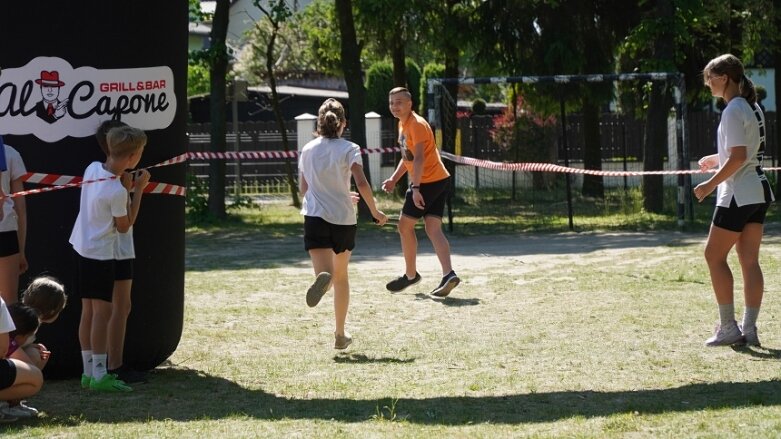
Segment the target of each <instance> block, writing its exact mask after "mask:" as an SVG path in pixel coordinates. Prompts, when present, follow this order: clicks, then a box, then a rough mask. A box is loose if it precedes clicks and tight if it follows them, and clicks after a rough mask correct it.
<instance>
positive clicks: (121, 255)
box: [114, 226, 136, 259]
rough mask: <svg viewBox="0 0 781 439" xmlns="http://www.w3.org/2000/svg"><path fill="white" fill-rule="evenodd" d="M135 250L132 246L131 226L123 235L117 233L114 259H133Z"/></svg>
mask: <svg viewBox="0 0 781 439" xmlns="http://www.w3.org/2000/svg"><path fill="white" fill-rule="evenodd" d="M135 258H136V248H135V245H134V244H133V226H130V229H128V231H127V232H125V233H120V232H117V248H116V251H115V252H114V259H135Z"/></svg>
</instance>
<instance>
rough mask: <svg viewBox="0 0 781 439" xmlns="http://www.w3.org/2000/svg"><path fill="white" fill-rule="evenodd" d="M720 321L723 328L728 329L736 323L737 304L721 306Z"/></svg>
mask: <svg viewBox="0 0 781 439" xmlns="http://www.w3.org/2000/svg"><path fill="white" fill-rule="evenodd" d="M719 320H720V321H721V327H722V328H728V327H729V326H730V325H732V324H734V322H735V304H734V303H727V304H723V305H719Z"/></svg>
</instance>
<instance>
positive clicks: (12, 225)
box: [0, 145, 27, 232]
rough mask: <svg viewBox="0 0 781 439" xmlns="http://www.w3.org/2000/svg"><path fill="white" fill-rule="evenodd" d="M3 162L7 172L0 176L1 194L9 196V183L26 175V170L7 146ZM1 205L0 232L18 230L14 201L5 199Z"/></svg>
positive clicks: (19, 158)
mask: <svg viewBox="0 0 781 439" xmlns="http://www.w3.org/2000/svg"><path fill="white" fill-rule="evenodd" d="M5 161H6V164H7V165H8V170H7V171H6V172H3V173H2V175H0V185H2V188H3V193H5V194H10V193H11V182H12V181H13V180H16V179H17V178H19V177H21V176H23V175H24V174H26V173H27V169H25V167H24V161H22V156H21V155H19V152H17V151H16V150H15V149H13V148H12V147H11V146H9V145H5ZM2 203H3V207H2V208H3V219H2V220H0V232H10V231H12V230H18V228H19V224H18V218H17V215H16V211H15V210H14V199H13V198H6V199H4V200H3V202H2Z"/></svg>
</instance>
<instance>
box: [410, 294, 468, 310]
mask: <svg viewBox="0 0 781 439" xmlns="http://www.w3.org/2000/svg"><path fill="white" fill-rule="evenodd" d="M415 300H431V301H432V302H438V303H441V304H442V305H445V306H453V307H461V306H475V305H480V299H477V298H468V299H461V298H458V297H452V296H448V297H435V296H432V295H430V294H423V293H417V294H415Z"/></svg>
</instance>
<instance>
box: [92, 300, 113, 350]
mask: <svg viewBox="0 0 781 439" xmlns="http://www.w3.org/2000/svg"><path fill="white" fill-rule="evenodd" d="M110 318H111V302H107V301H105V300H100V299H94V300H93V301H92V328H91V330H90V342H91V343H92V354H93V355H101V354H105V353H107V343H108V337H107V335H106V328H108V321H109V319H110Z"/></svg>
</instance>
